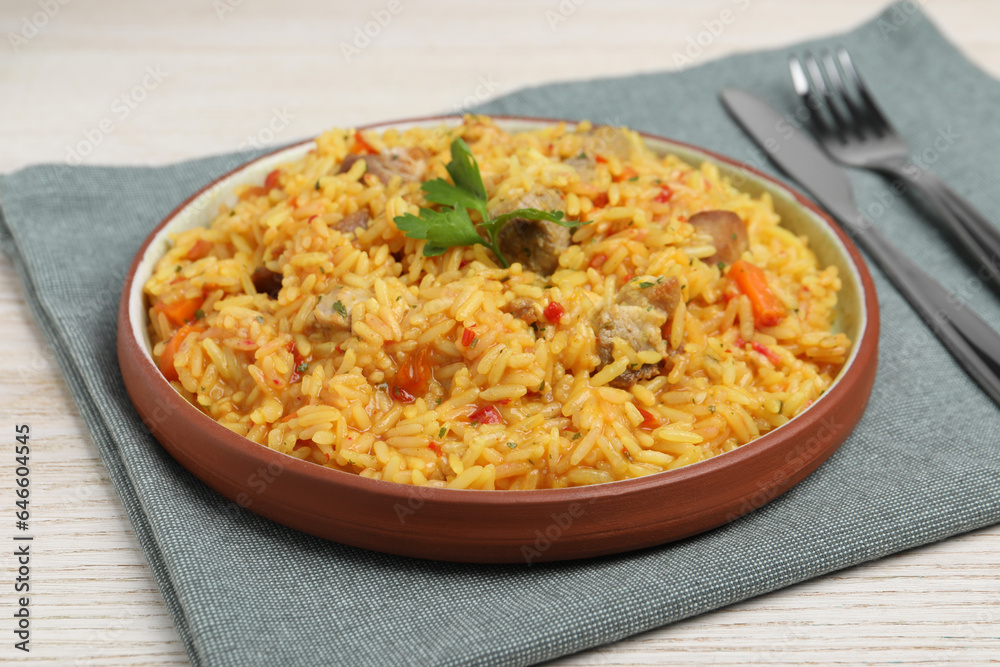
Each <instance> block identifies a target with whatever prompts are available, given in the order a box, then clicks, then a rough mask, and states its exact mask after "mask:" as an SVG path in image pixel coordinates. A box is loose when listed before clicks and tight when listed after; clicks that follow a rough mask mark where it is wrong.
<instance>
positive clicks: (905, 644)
mask: <svg viewBox="0 0 1000 667" xmlns="http://www.w3.org/2000/svg"><path fill="white" fill-rule="evenodd" d="M61 3H66V4H65V5H63V4H61ZM328 4H329V5H332V4H333V3H324V2H320V1H318V0H313V1H310V2H301V3H295V4H294V5H293V4H292V3H290V2H280V3H274V2H267V1H266V0H183V1H174V2H169V3H156V4H154V3H132V2H127V1H126V0H2V3H0V28H2V31H0V32H2V33H3V38H2V40H0V41H2V43H0V108H2V111H3V113H2V118H3V122H2V123H0V146H2V150H0V172H9V171H12V170H14V169H18V168H20V167H22V166H25V165H28V164H32V163H37V162H48V161H53V162H55V161H67V160H76V159H79V160H81V161H85V162H87V163H119V164H122V163H151V164H162V163H167V162H171V161H176V160H181V159H185V158H191V157H196V156H201V155H206V154H210V153H216V152H222V151H230V150H233V149H235V148H237V147H238V146H240V145H241V144H246V143H249V142H259V143H275V142H285V141H290V140H292V139H295V138H299V137H305V136H311V135H313V134H315V133H318V132H319V131H321V130H323V129H324V128H327V127H330V126H334V125H339V126H345V125H351V124H360V123H363V122H368V121H373V120H380V119H389V118H395V117H406V116H414V115H420V114H427V113H433V112H438V111H441V110H454V109H457V108H460V107H462V106H463V105H465V104H468V103H471V102H473V101H475V100H476V99H477V97H478V98H487V97H491V96H494V95H498V94H503V93H505V92H508V91H512V90H514V89H516V88H518V87H521V86H525V85H531V84H537V83H542V82H546V81H551V80H558V79H574V78H587V77H591V76H597V75H614V74H627V73H634V72H637V71H652V70H662V69H672V68H674V63H675V58H674V54H684V53H685V49H686V47H687V46H688V44H689V42H688V39H689V38H695V37H696V36H697V35H698V33H699V32H702V31H704V30H705V29H706V22H708V23H709V24H711V23H712V22H713V21H715V19H717V18H719V17H720V16H721V13H722V11H723V10H724V9H727V8H729V9H735V11H734V15H735V18H734V20H732V21H731V22H730V23H729V24H727V25H726V26H725V27H724V29H723V30H722V31H721V34H719V35H718V36H716V37H713V39H712V40H711V41H710V43H709V44H708V45H707V46H705V47H704V48H703V51H702V53H701V54H700V55H698V56H697V58H696V59H695V60H696V61H703V60H707V59H710V58H716V57H719V56H721V55H724V54H726V53H730V52H733V51H737V50H749V49H757V48H766V47H770V46H776V45H780V44H785V43H790V42H794V41H797V40H800V39H804V38H807V37H812V36H817V35H822V34H825V33H829V32H832V31H839V30H843V29H846V28H849V27H851V26H852V25H854V24H856V23H858V22H860V21H862V20H865V19H867V18H868V17H870V16H872V15H873V14H874V13H875V12H876V11H877V10H878V9H879V7H880V5H881V3H880V2H874V1H869V0H838V1H837V2H834V3H815V2H808V3H807V2H796V1H794V0H714V1H712V2H702V3H695V2H681V0H671V1H669V2H653V1H651V0H646V1H640V0H636V1H631V2H612V1H611V0H600V1H599V0H561V2H560V0H546V1H544V2H537V3H535V2H530V1H528V0H514V1H510V0H508V1H507V2H505V3H503V4H499V3H497V4H492V5H489V6H487V5H486V4H485V3H482V4H473V3H463V2H459V0H435V1H431V0H425V1H424V2H413V1H412V0H392V2H390V0H365V1H363V2H353V3H342V5H341V6H338V7H332V6H328ZM921 4H922V5H923V6H924V8H925V10H926V11H927V12H928V13H929V14H930V15H931V16H932V17H933V18H934V19H935V20H936V21H937V22H938V23H939V25H940V26H941V27H942V28H943V29H944V31H945V33H946V34H947V35H948V36H949V37H950V38H951V39H952V40H953V41H954V42H956V43H958V44H959V45H960V46H961V47H962V48H963V49H964V50H965V51H966V52H967V53H968V55H969V56H970V57H971V58H972V60H974V61H975V62H976V63H978V64H979V65H980V66H982V67H983V68H984V69H986V70H987V71H988V72H990V73H992V74H993V75H994V76H1000V32H998V31H997V28H996V19H997V18H1000V8H998V7H997V5H996V3H995V0H950V1H948V2H945V0H925V1H924V2H922V3H921ZM392 10H396V13H393V12H392ZM547 12H554V13H556V14H559V15H562V16H564V17H565V19H566V20H565V21H560V22H558V23H556V25H555V28H554V29H553V28H552V27H550V23H552V22H555V19H553V15H552V14H548V15H547ZM379 18H381V19H382V22H383V23H384V24H385V25H379V26H378V29H377V30H376V29H375V27H373V26H375V24H371V25H369V26H368V28H369V30H370V32H372V33H377V34H375V36H374V37H372V38H371V39H370V43H368V44H364V41H363V40H359V41H358V42H357V44H356V45H355V44H354V40H355V38H356V36H357V33H356V32H355V29H356V28H357V29H360V30H364V29H365V26H366V23H369V22H371V21H377V20H378V19H379ZM11 33H15V34H18V35H19V37H20V38H19V39H18V38H14V39H12V38H11V37H10V34H11ZM342 43H344V44H348V45H351V46H352V47H353V48H356V49H357V51H358V53H353V52H349V53H347V54H346V55H345V49H344V48H343V47H342V46H341V44H342ZM348 51H350V50H349V49H348ZM348 56H349V57H348ZM349 61H350V62H349ZM0 285H2V287H3V289H2V291H0V377H2V378H3V379H2V382H0V415H2V419H0V429H2V432H3V433H4V436H3V438H2V442H3V445H2V447H3V449H2V451H3V453H4V454H3V455H4V460H5V461H6V462H7V463H5V464H4V465H9V459H10V458H12V452H11V443H12V437H13V430H14V425H15V424H16V423H22V422H26V423H29V424H30V425H31V427H32V429H33V433H34V438H33V441H32V442H33V444H34V456H33V460H32V463H33V465H32V484H31V486H32V490H33V495H32V506H31V509H32V521H33V525H32V528H33V532H34V534H35V542H34V543H33V544H34V546H33V549H34V550H35V553H34V559H33V561H32V567H33V569H32V596H31V597H32V607H31V617H32V630H33V632H32V642H31V645H30V646H31V652H30V654H27V655H25V654H22V653H20V652H19V651H15V650H14V649H13V646H12V644H13V641H14V640H13V637H12V633H11V629H12V627H13V623H12V619H11V615H10V613H9V612H10V611H11V610H12V609H13V603H14V594H13V592H12V591H11V590H10V585H9V584H8V583H7V582H10V581H12V580H13V576H14V575H13V571H14V569H15V568H16V563H15V559H14V558H13V556H12V555H11V554H9V553H7V549H6V548H5V549H4V555H3V556H2V560H3V566H4V575H3V577H4V578H3V581H2V582H0V590H2V591H3V593H2V594H0V606H2V608H3V609H4V612H3V613H2V614H0V617H2V618H5V619H6V620H4V621H0V639H2V642H0V663H3V662H8V661H14V660H24V659H26V660H30V661H31V662H33V663H38V664H68V663H72V664H132V665H152V664H157V665H160V664H184V663H186V662H187V658H186V656H185V653H184V650H183V648H182V646H181V643H180V640H179V638H178V636H177V633H176V631H175V629H174V627H173V624H172V622H171V619H170V617H169V616H168V614H167V612H166V609H165V607H164V605H163V603H162V601H161V598H160V594H159V591H158V590H157V588H156V585H155V584H154V582H153V579H152V577H151V575H150V572H149V570H148V568H147V566H146V563H145V560H144V558H143V554H142V552H141V551H140V549H139V546H138V544H137V543H136V540H135V537H134V534H133V532H132V529H131V527H130V525H129V522H128V520H127V519H126V517H125V513H124V511H123V510H122V507H121V505H120V503H119V501H118V498H117V497H116V495H115V492H114V491H113V489H112V487H111V485H110V483H109V481H108V477H107V474H106V472H105V469H104V467H103V465H102V463H101V461H100V459H99V457H98V455H97V452H96V450H95V448H94V445H93V444H92V442H91V441H90V438H89V436H88V435H87V432H86V429H85V427H84V424H83V421H82V419H81V418H80V416H79V414H78V412H77V409H76V407H75V405H74V403H73V401H72V399H71V397H70V395H69V392H68V390H67V387H66V385H65V383H64V381H63V379H62V376H61V375H60V372H59V370H58V368H57V367H56V365H55V363H54V361H53V359H52V357H51V355H50V353H49V352H48V351H47V350H46V347H45V344H44V343H43V341H42V340H41V333H40V331H39V329H38V327H37V326H36V325H35V323H34V322H33V321H32V319H31V316H30V314H29V313H28V310H27V307H26V306H25V303H24V299H23V293H22V288H21V285H20V282H19V280H18V278H17V276H16V275H15V273H14V271H13V269H12V267H11V264H10V262H9V260H7V259H6V258H3V259H0ZM4 470H6V471H7V472H4V473H3V474H0V479H2V482H0V497H3V498H5V499H9V498H10V497H11V496H12V495H13V494H12V491H13V486H12V483H13V476H12V474H11V473H12V469H10V468H5V469H4ZM12 531H13V527H12V526H10V525H8V524H7V523H5V525H4V527H3V528H2V532H3V534H4V535H5V536H6V537H4V538H3V539H6V540H9V539H10V537H11V535H10V533H12ZM998 572H1000V527H994V528H990V529H986V530H981V531H978V532H976V533H972V534H968V535H964V536H960V537H956V538H952V539H950V540H947V541H945V542H942V543H939V544H936V545H932V546H928V547H924V548H921V549H916V550H913V551H910V552H906V553H902V554H898V555H896V556H892V557H890V558H886V559H884V560H881V561H878V562H875V563H871V564H868V565H864V566H860V567H855V568H851V569H849V570H846V571H843V572H838V573H836V574H833V575H830V576H827V577H822V578H820V579H816V580H813V581H810V582H807V583H804V584H800V585H798V586H794V587H792V588H788V589H785V590H782V591H779V592H776V593H773V594H770V595H766V596H763V597H760V598H757V599H755V600H751V601H748V602H744V603H741V604H737V605H733V606H732V607H728V608H725V609H721V610H718V611H715V612H713V613H709V614H705V615H702V616H699V617H697V618H693V619H690V620H688V621H685V622H682V623H678V624H675V625H672V626H669V627H666V628H663V629H660V630H656V631H653V632H649V633H646V634H644V635H640V636H638V637H634V638H632V639H629V640H627V641H623V642H620V643H618V644H615V645H611V646H607V647H603V648H600V649H597V650H594V651H589V652H585V653H582V654H579V655H576V656H571V657H569V658H566V659H564V660H563V661H562V663H561V664H567V665H569V664H643V663H645V664H706V663H713V664H747V663H769V664H824V665H828V664H844V663H847V664H858V663H889V662H899V661H902V662H920V663H926V664H945V663H947V664H959V665H969V664H982V663H986V662H989V661H991V660H992V661H997V660H1000V574H998Z"/></svg>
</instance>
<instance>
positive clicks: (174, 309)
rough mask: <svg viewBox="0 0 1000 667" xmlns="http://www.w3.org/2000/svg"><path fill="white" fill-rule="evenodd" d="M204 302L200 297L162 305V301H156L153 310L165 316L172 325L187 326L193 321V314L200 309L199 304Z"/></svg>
mask: <svg viewBox="0 0 1000 667" xmlns="http://www.w3.org/2000/svg"><path fill="white" fill-rule="evenodd" d="M204 302H205V299H204V298H202V297H196V298H194V299H178V300H177V301H174V302H173V303H164V302H163V301H157V302H156V304H154V305H153V309H154V310H156V311H157V312H160V313H163V314H164V315H166V316H167V319H168V320H170V322H171V323H172V324H175V325H177V326H180V325H182V324H187V323H189V322H190V321H191V320H193V319H194V316H195V313H197V312H198V309H199V308H201V304H202V303H204Z"/></svg>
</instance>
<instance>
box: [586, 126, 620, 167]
mask: <svg viewBox="0 0 1000 667" xmlns="http://www.w3.org/2000/svg"><path fill="white" fill-rule="evenodd" d="M583 152H584V153H586V154H587V155H588V156H591V157H593V156H594V155H604V156H614V157H616V158H618V159H620V160H625V159H628V157H629V156H630V155H631V154H632V142H630V141H629V138H628V135H626V134H625V132H624V131H622V130H621V129H619V128H617V127H611V126H610V125H595V126H594V127H592V128H591V129H589V130H587V132H585V133H584V135H583Z"/></svg>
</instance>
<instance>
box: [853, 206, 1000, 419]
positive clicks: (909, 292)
mask: <svg viewBox="0 0 1000 667" xmlns="http://www.w3.org/2000/svg"><path fill="white" fill-rule="evenodd" d="M838 218H841V221H842V222H844V223H845V226H846V227H847V228H849V229H850V230H851V232H853V234H852V235H853V236H854V237H855V238H856V239H857V240H858V241H860V242H861V244H862V245H863V246H864V247H865V249H866V250H867V251H868V253H869V254H870V255H871V256H872V257H873V258H874V259H875V261H876V262H877V263H878V265H879V266H880V267H881V268H882V270H883V272H884V273H885V274H886V276H888V278H889V279H890V280H891V281H892V282H893V284H894V285H895V286H896V288H897V289H899V291H900V292H901V293H902V295H903V296H904V297H905V298H906V300H907V301H908V302H909V303H910V305H911V306H912V307H913V309H914V310H915V311H916V312H917V314H918V315H919V316H920V318H921V319H922V320H924V322H925V323H926V324H927V326H928V327H929V328H930V329H931V331H932V332H934V334H935V335H936V336H937V337H938V338H939V339H940V340H941V342H942V343H943V344H944V346H945V347H946V348H947V349H948V351H949V352H950V353H951V354H952V356H953V357H955V360H956V361H958V362H959V364H961V365H962V367H963V368H965V370H966V372H967V373H968V374H969V375H970V376H971V377H972V378H973V379H974V380H975V381H976V382H977V383H978V384H979V386H980V387H982V389H983V391H985V392H986V393H987V394H988V395H989V396H990V398H992V399H993V400H994V402H996V403H998V404H1000V335H998V334H997V332H996V331H994V330H993V329H992V328H990V326H989V325H988V324H986V323H985V322H983V321H982V320H981V319H979V317H978V316H976V314H975V313H973V312H972V311H971V310H969V309H968V308H966V307H965V305H964V304H963V303H962V302H961V300H959V299H958V298H956V297H955V296H954V295H953V294H952V293H950V292H948V291H947V290H946V289H945V288H944V287H942V286H941V284H940V283H938V282H937V281H936V280H934V279H933V278H931V277H930V276H929V275H927V273H926V272H925V271H924V270H923V269H921V268H920V267H919V266H918V265H917V264H916V262H914V261H913V260H911V259H910V258H909V257H907V256H906V255H905V254H903V253H902V252H901V251H900V250H899V249H898V248H896V247H895V246H893V245H892V243H890V242H889V240H888V239H887V238H886V237H885V236H883V235H882V234H881V233H880V232H879V231H878V230H876V229H875V228H874V227H873V226H872V225H871V223H870V222H868V221H867V220H866V219H864V218H863V217H861V216H857V217H855V218H854V221H852V220H850V218H848V219H846V220H845V219H843V218H842V216H838ZM855 221H856V222H855Z"/></svg>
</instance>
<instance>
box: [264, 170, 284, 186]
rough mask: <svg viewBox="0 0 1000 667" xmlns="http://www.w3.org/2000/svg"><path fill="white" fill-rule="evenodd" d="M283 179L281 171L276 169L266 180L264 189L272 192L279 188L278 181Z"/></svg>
mask: <svg viewBox="0 0 1000 667" xmlns="http://www.w3.org/2000/svg"><path fill="white" fill-rule="evenodd" d="M280 177H281V170H280V169H275V170H274V171H272V172H271V173H270V174H268V175H267V176H266V177H265V178H264V187H265V188H266V189H267V190H268V191H270V190H273V189H274V188H276V187H278V179H279V178H280Z"/></svg>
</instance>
